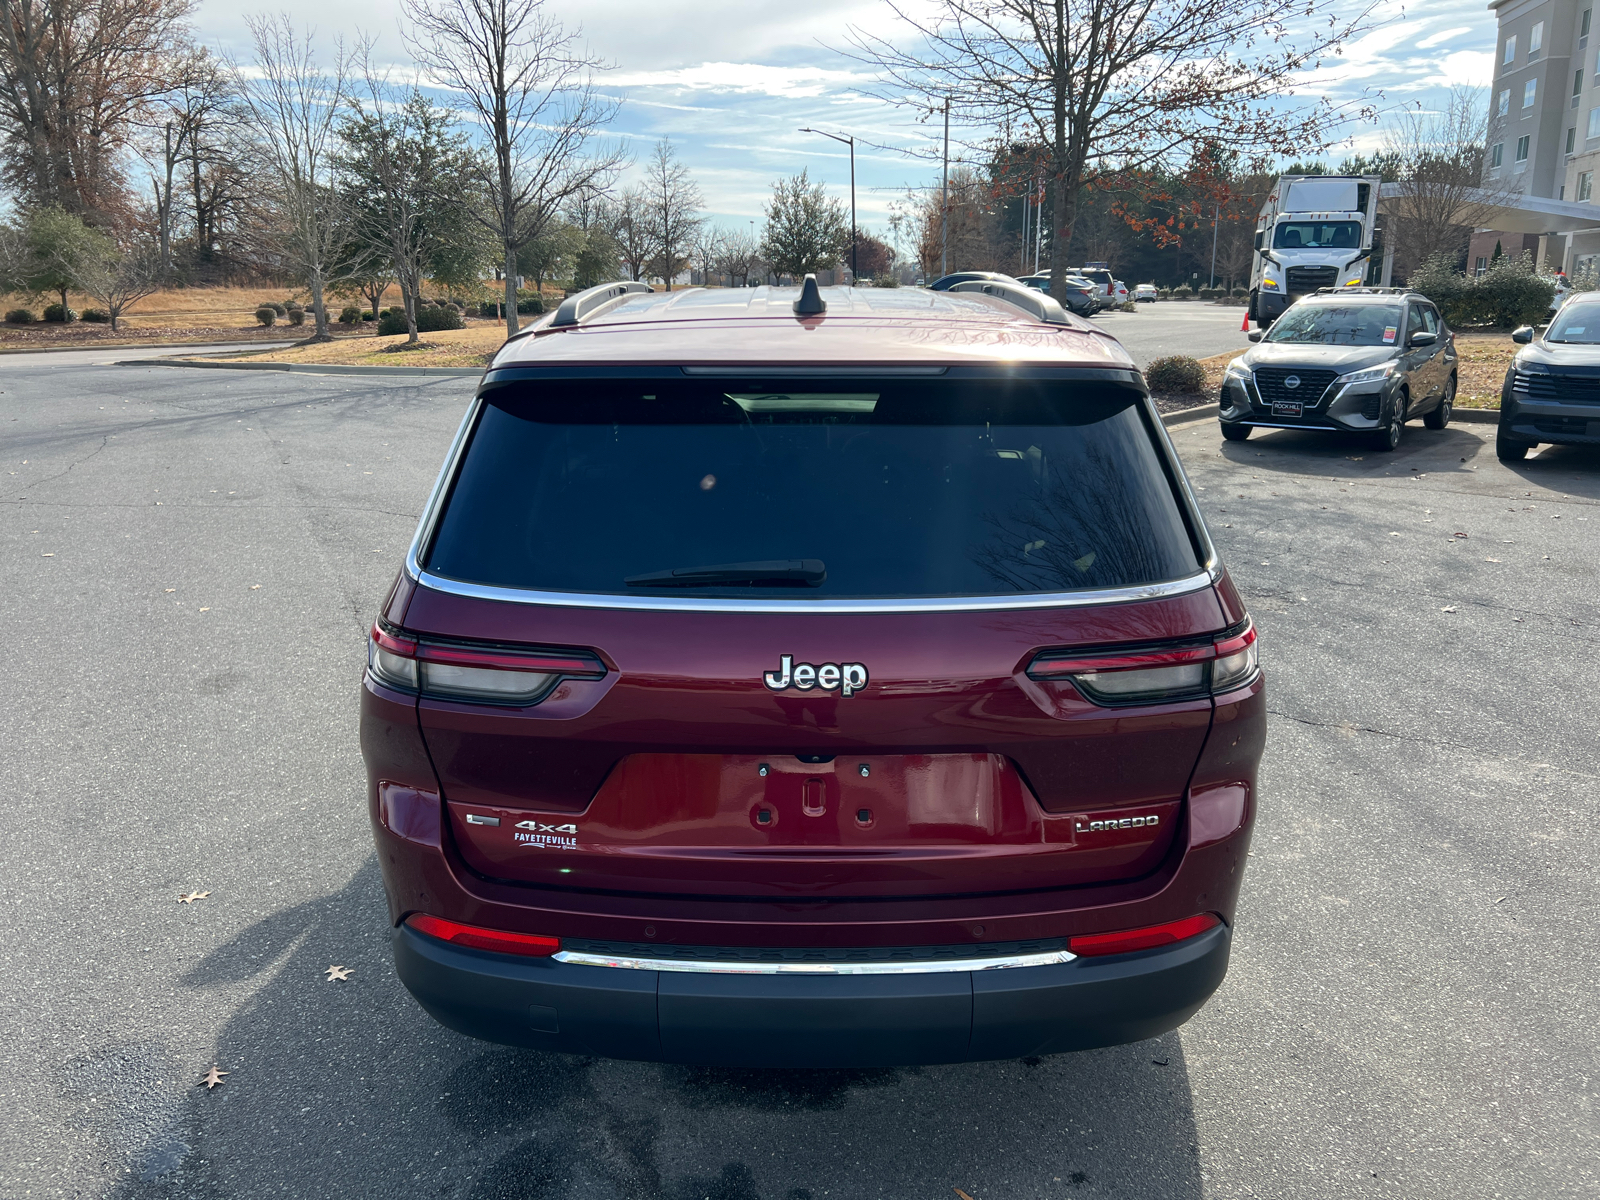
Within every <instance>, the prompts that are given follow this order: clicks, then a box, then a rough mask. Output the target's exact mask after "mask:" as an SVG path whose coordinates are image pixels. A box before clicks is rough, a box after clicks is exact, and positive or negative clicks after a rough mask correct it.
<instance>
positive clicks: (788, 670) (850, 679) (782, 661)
mask: <svg viewBox="0 0 1600 1200" xmlns="http://www.w3.org/2000/svg"><path fill="white" fill-rule="evenodd" d="M761 681H762V682H763V683H765V684H766V685H767V687H768V688H769V689H771V690H772V691H774V692H782V691H787V690H788V689H789V688H795V689H797V690H799V691H802V692H809V691H810V690H811V689H812V688H821V689H822V690H823V691H825V692H831V691H834V690H838V692H839V694H840V695H843V696H853V695H855V694H856V693H857V692H859V691H860V690H861V689H862V688H864V687H866V686H867V665H866V664H865V663H823V664H822V665H821V666H820V667H818V666H813V665H812V664H810V663H796V662H795V661H794V655H792V654H784V655H780V656H779V658H778V669H777V670H776V671H768V672H767V673H766V674H764V675H763V676H762V677H761Z"/></svg>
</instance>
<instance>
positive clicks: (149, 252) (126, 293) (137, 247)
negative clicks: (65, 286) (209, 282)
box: [72, 232, 169, 333]
mask: <svg viewBox="0 0 1600 1200" xmlns="http://www.w3.org/2000/svg"><path fill="white" fill-rule="evenodd" d="M95 236H96V238H97V240H98V243H99V244H98V245H97V246H96V250H95V253H92V254H89V255H85V256H84V257H82V258H80V259H79V260H78V261H77V262H76V263H74V264H73V267H72V278H73V282H74V283H75V284H76V285H77V288H78V290H79V291H80V292H86V293H87V294H88V295H90V296H93V297H94V298H95V299H96V300H98V301H99V302H100V303H101V304H102V305H104V306H105V310H106V315H107V316H109V317H110V318H111V331H112V332H113V333H115V332H116V331H117V325H118V322H119V321H120V320H121V319H122V314H123V313H125V312H127V310H128V309H130V308H132V307H133V306H134V305H135V304H137V303H138V302H139V301H140V300H143V299H144V298H145V297H146V296H150V295H153V294H154V293H156V292H158V291H160V290H161V285H162V284H163V283H165V282H166V280H167V277H168V273H169V272H168V268H167V262H166V259H165V258H163V257H162V254H161V248H160V247H159V246H158V245H151V244H149V243H142V242H141V243H135V244H132V245H126V246H118V245H117V244H116V243H114V242H113V241H112V240H111V239H110V238H109V237H107V236H106V235H104V234H100V233H98V232H96V234H95Z"/></svg>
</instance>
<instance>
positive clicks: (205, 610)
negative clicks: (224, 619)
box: [200, 608, 211, 612]
mask: <svg viewBox="0 0 1600 1200" xmlns="http://www.w3.org/2000/svg"><path fill="white" fill-rule="evenodd" d="M200 611H201V612H210V611H211V610H210V609H209V608H202V609H201V610H200Z"/></svg>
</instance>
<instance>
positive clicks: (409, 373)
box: [113, 358, 484, 379]
mask: <svg viewBox="0 0 1600 1200" xmlns="http://www.w3.org/2000/svg"><path fill="white" fill-rule="evenodd" d="M113 365H115V366H118V367H193V368H197V369H199V370H202V371H288V372H292V373H295V374H299V375H376V376H389V377H391V378H394V377H399V378H402V379H427V378H430V377H432V378H434V379H467V378H473V379H475V378H477V377H478V376H480V375H482V374H483V372H484V368H483V367H358V366H349V365H345V364H339V363H328V364H325V365H324V364H320V363H277V362H249V363H247V362H200V361H198V360H195V359H186V358H131V359H125V360H124V361H122V362H118V363H115V364H113Z"/></svg>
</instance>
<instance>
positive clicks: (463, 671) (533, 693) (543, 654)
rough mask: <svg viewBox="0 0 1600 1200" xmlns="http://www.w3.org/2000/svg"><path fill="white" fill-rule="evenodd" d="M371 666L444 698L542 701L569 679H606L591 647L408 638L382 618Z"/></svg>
mask: <svg viewBox="0 0 1600 1200" xmlns="http://www.w3.org/2000/svg"><path fill="white" fill-rule="evenodd" d="M367 668H368V669H369V670H370V671H371V672H372V675H373V678H375V679H376V680H378V682H380V683H382V684H384V685H385V686H386V687H392V688H399V689H401V690H403V691H408V692H420V693H421V694H422V695H424V696H437V697H438V698H440V699H443V700H466V701H476V702H479V703H488V704H514V705H519V706H526V705H529V704H537V703H538V702H539V701H540V700H543V699H544V698H545V697H546V696H547V695H549V694H550V691H551V689H552V688H554V687H555V685H556V684H557V683H559V682H560V681H561V680H563V679H604V678H605V674H606V667H605V664H604V663H602V662H601V661H600V659H599V658H598V657H596V656H595V655H594V654H592V653H590V652H588V651H585V650H555V649H545V648H540V647H531V646H530V647H526V648H522V647H519V648H516V649H509V648H504V647H498V646H474V645H467V644H463V643H453V642H435V641H427V640H421V639H415V638H408V637H406V636H404V635H403V634H401V633H399V632H398V631H395V630H391V629H389V628H386V627H385V626H383V625H382V624H381V623H380V624H377V625H374V626H373V627H372V636H371V637H370V638H369V639H368V640H367Z"/></svg>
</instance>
